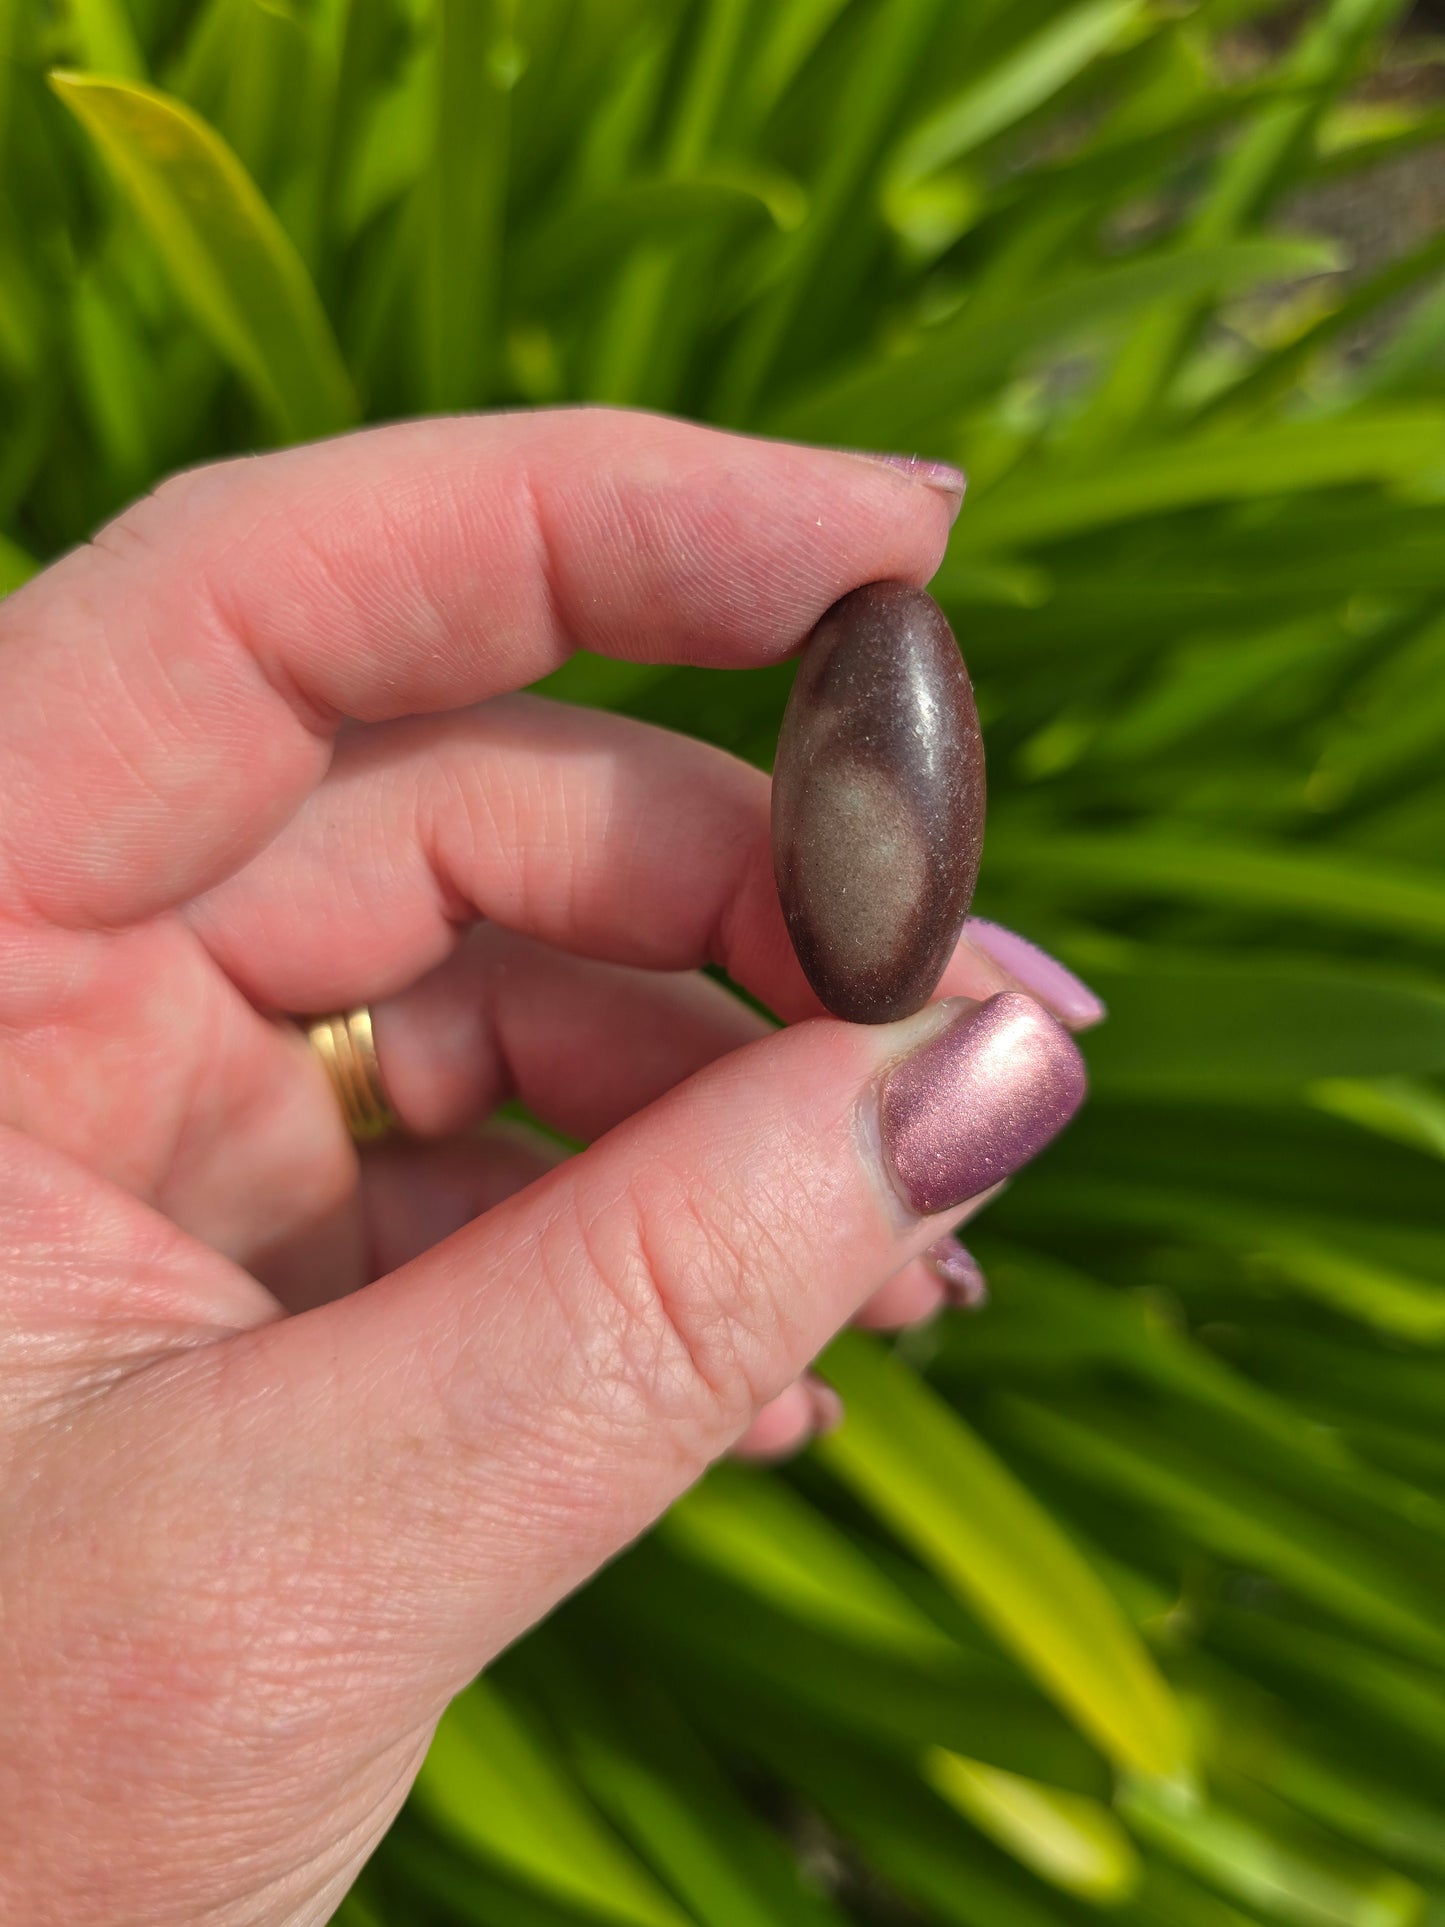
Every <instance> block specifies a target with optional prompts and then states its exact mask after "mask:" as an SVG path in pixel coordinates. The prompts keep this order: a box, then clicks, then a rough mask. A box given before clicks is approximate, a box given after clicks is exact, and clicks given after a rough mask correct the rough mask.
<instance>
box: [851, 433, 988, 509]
mask: <svg viewBox="0 0 1445 1927" xmlns="http://www.w3.org/2000/svg"><path fill="white" fill-rule="evenodd" d="M852 452H853V453H855V454H858V455H862V456H864V457H866V459H867V460H868V461H870V462H883V463H884V464H885V465H886V466H887V467H889V468H898V469H902V471H903V473H904V474H905V475H910V476H912V478H913V480H914V481H915V482H922V483H924V485H925V486H926V487H928V488H931V489H935V490H936V491H937V492H938V494H940V495H945V496H947V497H948V500H949V501H950V502H951V503H952V505H953V520H954V521H955V522H956V521H957V520H958V511H959V510H960V509H961V508H962V507H963V494H964V490H965V489H966V488H967V487H968V477H967V476H966V475H965V474H964V472H963V470H962V469H961V468H955V467H954V466H953V464H952V463H951V462H933V461H929V460H928V458H927V457H926V456H923V455H880V454H878V453H876V452H875V451H874V450H873V449H871V448H860V449H856V450H853V451H852Z"/></svg>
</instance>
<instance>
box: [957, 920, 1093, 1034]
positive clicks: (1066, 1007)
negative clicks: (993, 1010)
mask: <svg viewBox="0 0 1445 1927" xmlns="http://www.w3.org/2000/svg"><path fill="white" fill-rule="evenodd" d="M963 935H964V940H965V942H966V943H967V944H968V945H969V947H970V948H971V949H973V950H978V951H981V952H982V954H983V955H984V956H985V957H987V958H988V960H989V962H990V963H995V964H997V965H998V967H999V969H1000V970H1002V971H1004V972H1005V973H1006V974H1007V975H1008V976H1010V977H1012V978H1013V980H1014V982H1015V983H1016V984H1018V985H1019V987H1020V988H1021V989H1023V990H1027V991H1029V992H1030V993H1031V995H1033V996H1035V997H1037V998H1038V1000H1039V1002H1040V1003H1041V1004H1047V1006H1048V1008H1049V1009H1050V1010H1051V1011H1052V1012H1053V1013H1054V1015H1055V1016H1056V1017H1058V1018H1060V1019H1061V1020H1062V1021H1063V1022H1064V1023H1066V1024H1067V1025H1068V1026H1069V1028H1070V1030H1087V1029H1088V1028H1089V1026H1090V1025H1091V1024H1100V1023H1102V1022H1103V1021H1104V1019H1105V1018H1106V1017H1107V1016H1108V1014H1109V1012H1108V1009H1107V1008H1106V1006H1105V1004H1104V1002H1103V1000H1102V998H1099V997H1096V996H1095V995H1094V993H1093V991H1092V990H1090V988H1089V986H1088V985H1087V984H1086V983H1084V982H1083V981H1082V979H1080V978H1078V977H1076V976H1075V975H1074V973H1073V971H1072V970H1065V968H1064V966H1063V965H1062V964H1061V963H1060V962H1059V961H1058V959H1057V958H1056V957H1051V956H1050V955H1049V953H1048V952H1047V951H1046V950H1040V949H1039V947H1038V945H1037V944H1035V943H1030V942H1029V940H1028V938H1027V937H1021V936H1019V935H1018V933H1017V931H1014V930H1005V929H1004V927H1003V925H1002V924H1001V923H990V922H989V920H988V918H987V917H970V918H969V919H968V921H967V923H965V924H964V926H963Z"/></svg>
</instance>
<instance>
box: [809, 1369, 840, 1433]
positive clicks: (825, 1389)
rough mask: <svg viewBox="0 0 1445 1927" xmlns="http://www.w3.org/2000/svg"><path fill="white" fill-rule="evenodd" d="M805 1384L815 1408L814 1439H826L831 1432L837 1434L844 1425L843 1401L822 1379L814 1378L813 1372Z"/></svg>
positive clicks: (810, 1401)
mask: <svg viewBox="0 0 1445 1927" xmlns="http://www.w3.org/2000/svg"><path fill="white" fill-rule="evenodd" d="M803 1384H804V1386H805V1388H806V1390H807V1393H808V1400H809V1403H810V1404H811V1405H812V1408H813V1437H814V1438H815V1439H821V1438H826V1437H827V1435H828V1433H829V1432H836V1431H837V1429H838V1427H839V1426H840V1425H841V1424H842V1423H843V1416H844V1414H843V1401H842V1399H841V1398H840V1397H839V1396H838V1394H837V1393H836V1392H835V1391H834V1390H833V1387H832V1386H831V1385H825V1384H824V1382H823V1380H822V1379H821V1378H814V1376H813V1374H812V1373H811V1372H809V1374H808V1376H807V1377H806V1378H805V1379H804V1380H803Z"/></svg>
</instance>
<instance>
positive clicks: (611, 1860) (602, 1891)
mask: <svg viewBox="0 0 1445 1927" xmlns="http://www.w3.org/2000/svg"><path fill="white" fill-rule="evenodd" d="M416 1798H417V1799H418V1801H419V1802H420V1804H421V1806H422V1809H423V1811H424V1812H426V1813H427V1815H428V1816H429V1817H430V1818H431V1819H432V1820H434V1821H435V1822H436V1824H437V1825H438V1826H440V1827H443V1828H444V1829H445V1830H446V1831H447V1832H448V1833H449V1834H451V1835H452V1836H453V1838H455V1839H457V1840H459V1841H461V1842H462V1843H464V1844H465V1845H466V1846H468V1847H471V1848H473V1849H475V1850H476V1851H477V1852H478V1853H480V1854H482V1855H483V1856H484V1857H485V1858H486V1859H488V1860H492V1861H495V1862H497V1863H498V1864H499V1865H500V1866H503V1867H505V1868H507V1869H508V1870H509V1871H510V1872H511V1873H513V1874H517V1875H520V1876H522V1877H523V1878H524V1879H526V1880H527V1881H528V1882H530V1883H531V1884H532V1885H533V1886H536V1887H539V1888H541V1889H542V1891H543V1892H544V1893H550V1894H554V1895H556V1896H557V1897H559V1898H560V1899H562V1900H565V1901H567V1902H568V1903H569V1904H571V1905H572V1906H574V1907H578V1908H580V1910H581V1911H583V1912H584V1913H586V1914H588V1915H589V1916H591V1917H593V1918H595V1919H597V1920H605V1921H616V1922H623V1923H626V1927H686V1918H687V1917H686V1916H685V1915H684V1914H683V1913H682V1912H681V1911H680V1910H679V1909H678V1908H677V1907H675V1906H674V1905H673V1903H672V1902H671V1901H670V1900H669V1899H668V1897H667V1895H666V1894H665V1893H664V1892H663V1891H662V1889H661V1888H660V1887H659V1886H658V1885H657V1884H656V1883H655V1882H654V1881H653V1880H652V1878H651V1877H650V1876H649V1875H648V1873H647V1872H646V1871H645V1869H644V1868H643V1867H641V1866H640V1865H639V1864H638V1862H637V1861H636V1860H635V1859H634V1858H633V1857H632V1855H631V1854H630V1853H629V1852H628V1851H627V1849H626V1848H625V1847H624V1846H623V1845H622V1843H621V1841H620V1840H618V1839H617V1838H616V1836H615V1835H614V1834H612V1833H611V1832H610V1831H609V1830H608V1828H607V1827H606V1826H605V1825H604V1823H603V1822H602V1820H601V1818H600V1817H599V1815H598V1814H597V1812H596V1810H595V1809H594V1808H593V1807H592V1806H591V1805H590V1804H589V1802H588V1801H587V1799H586V1798H585V1797H584V1795H583V1794H582V1793H581V1792H580V1790H579V1789H578V1788H577V1787H576V1786H575V1785H574V1784H573V1783H572V1781H571V1780H570V1779H569V1778H568V1776H567V1774H566V1772H565V1770H564V1769H563V1768H562V1766H561V1765H560V1763H559V1762H558V1761H557V1760H556V1759H555V1758H554V1757H553V1756H552V1755H551V1754H550V1753H549V1752H548V1751H547V1750H546V1749H545V1747H544V1746H543V1745H542V1743H541V1741H540V1740H539V1739H538V1738H537V1737H536V1736H535V1735H534V1734H533V1733H532V1732H530V1731H529V1730H528V1728H527V1726H526V1725H525V1724H524V1723H523V1721H522V1719H521V1718H520V1717H519V1715H518V1714H517V1713H516V1712H515V1711H514V1710H513V1708H512V1707H511V1706H509V1704H508V1702H507V1701H506V1700H505V1699H504V1698H503V1696H502V1694H501V1693H500V1692H499V1691H498V1690H497V1688H495V1687H494V1686H491V1685H489V1684H487V1683H486V1682H485V1681H477V1682H476V1683H475V1684H473V1685H472V1686H470V1687H468V1689H467V1691H466V1692H465V1693H464V1694H462V1696H461V1697H460V1698H459V1699H456V1700H454V1701H453V1702H452V1705H451V1706H450V1708H449V1709H448V1710H447V1712H446V1713H445V1715H444V1716H443V1718H442V1722H441V1725H440V1726H439V1727H438V1728H437V1731H436V1737H435V1738H434V1739H433V1741H432V1744H431V1749H430V1751H429V1752H428V1754H427V1757H426V1760H425V1762H424V1764H423V1766H422V1769H421V1773H420V1775H419V1777H418V1779H417V1783H416Z"/></svg>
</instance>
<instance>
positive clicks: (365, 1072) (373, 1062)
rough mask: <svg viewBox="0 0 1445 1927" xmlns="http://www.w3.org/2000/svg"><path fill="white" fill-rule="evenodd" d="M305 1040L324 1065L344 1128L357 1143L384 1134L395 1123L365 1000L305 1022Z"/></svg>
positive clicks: (394, 1114)
mask: <svg viewBox="0 0 1445 1927" xmlns="http://www.w3.org/2000/svg"><path fill="white" fill-rule="evenodd" d="M306 1036H307V1040H308V1042H309V1043H310V1045H311V1048H312V1049H313V1050H314V1051H315V1052H316V1055H317V1056H318V1057H319V1058H320V1059H321V1062H322V1063H323V1064H324V1065H325V1067H326V1075H327V1076H328V1077H329V1078H330V1080H331V1088H332V1090H333V1091H335V1093H336V1101H337V1102H338V1103H339V1104H340V1106H341V1115H342V1116H343V1117H344V1118H345V1119H346V1128H347V1130H348V1131H350V1133H351V1135H352V1136H353V1137H354V1138H355V1139H356V1140H357V1142H358V1143H365V1142H366V1141H367V1140H368V1139H370V1138H378V1137H385V1135H386V1133H387V1132H388V1131H390V1130H392V1129H393V1128H394V1127H395V1124H396V1113H395V1112H394V1111H393V1110H392V1108H391V1105H390V1104H389V1103H388V1102H387V1096H386V1086H385V1085H384V1084H383V1083H382V1081H381V1065H380V1063H379V1062H378V1061H377V1056H376V1038H375V1035H374V1034H373V1032H372V1028H371V1012H370V1011H369V1010H368V1009H367V1007H366V1005H365V1004H358V1005H357V1007H356V1009H355V1010H352V1011H348V1012H347V1013H346V1014H345V1016H340V1015H338V1016H335V1017H318V1018H317V1019H316V1021H315V1022H314V1023H311V1024H308V1025H307V1026H306Z"/></svg>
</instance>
